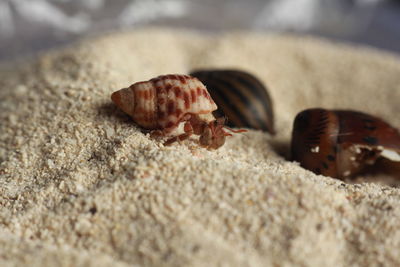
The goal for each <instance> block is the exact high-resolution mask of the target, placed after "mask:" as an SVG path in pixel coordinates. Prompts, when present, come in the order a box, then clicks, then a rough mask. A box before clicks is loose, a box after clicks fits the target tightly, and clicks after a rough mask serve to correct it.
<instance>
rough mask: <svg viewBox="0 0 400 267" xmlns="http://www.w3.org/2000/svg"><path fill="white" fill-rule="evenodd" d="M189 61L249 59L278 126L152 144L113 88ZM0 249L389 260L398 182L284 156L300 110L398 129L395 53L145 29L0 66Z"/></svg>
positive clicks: (150, 257)
mask: <svg viewBox="0 0 400 267" xmlns="http://www.w3.org/2000/svg"><path fill="white" fill-rule="evenodd" d="M200 67H229V68H233V67H237V68H240V69H244V70H247V71H249V72H251V73H253V74H255V75H256V76H258V77H259V78H260V79H261V80H262V81H264V82H265V83H266V84H267V85H268V87H269V90H270V93H271V96H272V98H273V100H274V104H275V114H276V125H277V135H276V136H275V137H271V136H269V135H268V134H266V133H263V132H258V131H249V132H248V133H245V134H237V135H235V136H234V137H233V138H230V139H229V140H228V141H227V143H226V145H225V146H223V147H222V148H221V149H219V150H217V151H214V152H210V151H207V150H204V149H202V148H199V147H198V146H197V145H196V143H195V142H194V141H188V142H186V143H184V144H181V145H180V144H176V145H174V146H171V147H164V146H163V145H161V144H160V143H159V142H157V141H154V140H152V139H150V137H149V135H148V134H144V133H142V132H141V131H140V129H139V128H138V127H137V126H136V125H135V124H134V123H132V121H131V120H130V118H129V117H128V116H126V115H125V114H123V113H122V112H120V111H119V110H117V108H116V107H115V106H114V105H113V104H112V103H111V101H110V94H111V92H113V91H115V90H117V89H119V88H122V87H125V86H127V85H130V84H131V83H133V82H135V81H139V80H147V79H149V78H152V77H154V76H157V75H160V74H167V73H188V72H189V71H190V70H192V69H194V68H200ZM0 88H1V89H0V99H1V102H0V120H1V124H0V203H1V209H0V225H1V228H0V246H1V247H2V249H1V250H0V259H1V261H2V262H1V265H5V264H9V265H11V264H14V265H18V266H22V265H29V266H32V263H36V265H38V266H54V265H58V266H68V265H70V264H74V265H76V264H79V265H84V266H90V265H95V266H106V265H111V264H113V266H128V265H129V266H131V265H132V264H139V265H170V266H177V265H184V266H205V265H207V266H210V265H211V266H212V265H218V264H226V265H227V266H246V265H250V266H265V265H268V264H270V265H279V266H285V265H294V264H296V265H308V266H310V265H312V266H321V265H324V266H341V265H353V264H359V265H364V264H367V263H368V264H371V265H375V264H380V263H382V264H393V265H395V264H396V265H398V264H400V259H399V257H398V251H399V250H400V228H399V227H398V222H399V221H400V191H399V190H398V189H397V188H395V187H390V186H389V185H387V184H386V185H385V184H374V183H368V182H371V181H372V180H374V181H375V180H378V178H382V177H383V176H382V177H381V176H379V175H378V174H376V175H370V176H372V177H359V178H358V181H364V182H365V181H366V182H367V183H362V184H347V183H344V182H342V181H339V180H335V179H331V178H327V177H323V176H317V175H314V174H313V173H311V172H309V171H306V170H304V169H302V168H301V167H299V166H298V165H297V164H296V163H292V162H289V161H286V160H285V158H284V157H283V156H280V155H285V153H287V147H288V143H289V138H290V133H291V125H292V121H293V118H294V116H295V114H296V113H297V112H299V111H300V110H302V109H304V108H309V107H316V106H320V107H325V108H353V109H358V110H361V111H364V112H369V113H372V114H375V115H378V116H381V117H382V118H384V119H386V120H387V121H389V122H390V123H391V124H393V125H394V126H397V127H400V117H399V116H397V115H396V116H394V114H399V112H400V105H399V99H400V61H399V59H398V58H395V57H394V56H393V55H390V54H384V53H380V52H377V51H373V50H369V49H366V48H355V47H349V46H344V45H336V44H331V43H328V42H326V41H321V40H315V39H312V38H305V37H290V36H286V37H285V36H273V35H257V34H242V33H236V34H226V35H224V36H219V37H211V36H209V37H204V36H201V35H196V34H195V33H188V32H175V31H161V30H156V29H153V30H142V31H136V32H133V33H124V34H116V35H109V36H106V37H102V38H99V39H95V40H88V41H85V42H83V43H81V44H79V45H75V46H74V47H71V48H69V49H65V50H62V51H54V52H51V53H48V54H45V55H43V56H41V57H40V58H39V59H38V60H35V61H34V62H33V63H27V64H23V65H21V64H19V65H17V66H11V67H10V66H3V68H2V70H1V71H0Z"/></svg>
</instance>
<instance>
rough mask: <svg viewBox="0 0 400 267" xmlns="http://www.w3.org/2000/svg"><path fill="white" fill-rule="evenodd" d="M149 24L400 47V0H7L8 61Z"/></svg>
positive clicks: (2, 46) (4, 56)
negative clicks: (309, 36) (289, 34)
mask: <svg viewBox="0 0 400 267" xmlns="http://www.w3.org/2000/svg"><path fill="white" fill-rule="evenodd" d="M146 25H153V26H154V25H160V26H170V27H180V28H191V29H197V30H201V31H205V32H212V33H218V32H221V31H226V30H235V29H236V30H252V31H283V32H297V33H306V34H314V35H319V36H324V37H327V38H331V39H335V40H342V41H347V42H356V43H364V44H367V45H372V46H375V47H378V48H381V49H387V50H391V51H395V52H400V1H399V0H0V60H10V59H13V58H17V57H21V56H24V55H28V54H32V53H35V52H37V51H42V50H45V49H48V48H52V47H55V46H58V45H61V44H65V43H68V42H71V41H73V40H76V39H77V38H78V37H81V36H83V35H87V34H97V33H101V32H104V31H110V30H114V29H125V28H135V27H143V26H146Z"/></svg>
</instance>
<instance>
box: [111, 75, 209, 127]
mask: <svg viewBox="0 0 400 267" xmlns="http://www.w3.org/2000/svg"><path fill="white" fill-rule="evenodd" d="M111 99H112V100H113V102H114V103H115V104H116V105H117V106H118V107H119V108H121V109H122V110H123V111H124V112H126V113H127V114H128V115H130V116H131V117H132V118H133V120H134V121H135V122H136V123H137V124H139V125H140V126H142V127H144V128H146V129H168V128H174V127H176V126H177V125H178V124H179V123H180V121H181V120H182V118H183V117H184V116H185V115H186V114H207V113H211V112H212V111H214V110H216V109H217V106H216V104H215V103H214V101H213V100H212V98H211V96H210V95H209V93H208V92H207V89H206V88H205V86H204V85H203V84H202V83H201V82H200V81H199V80H198V79H197V78H194V77H191V76H188V75H173V74H171V75H163V76H158V77H156V78H153V79H151V80H149V81H144V82H137V83H134V84H132V85H131V86H130V87H128V88H124V89H121V90H119V91H116V92H114V93H113V94H112V95H111Z"/></svg>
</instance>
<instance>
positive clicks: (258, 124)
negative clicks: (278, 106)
mask: <svg viewBox="0 0 400 267" xmlns="http://www.w3.org/2000/svg"><path fill="white" fill-rule="evenodd" d="M190 75H192V76H194V77H197V78H198V79H199V80H200V81H201V82H203V83H204V84H205V86H206V87H207V89H208V91H209V92H210V95H211V97H212V98H213V99H214V101H215V102H216V103H217V105H218V110H217V111H215V112H214V115H215V116H216V117H222V116H226V117H227V118H228V122H227V125H228V126H230V127H240V128H243V127H246V128H253V129H258V130H263V131H267V132H270V133H272V134H273V133H274V132H275V130H274V113H273V105H272V101H271V98H270V96H269V94H268V91H267V88H266V87H265V86H264V85H263V84H262V82H260V81H259V80H258V79H257V78H256V77H254V76H253V75H251V74H250V73H247V72H244V71H239V70H200V71H194V72H192V73H191V74H190Z"/></svg>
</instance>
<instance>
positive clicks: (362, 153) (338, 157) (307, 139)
mask: <svg viewBox="0 0 400 267" xmlns="http://www.w3.org/2000/svg"><path fill="white" fill-rule="evenodd" d="M291 150H292V158H293V160H295V161H298V162H300V165H301V166H303V167H304V168H306V169H308V170H311V171H313V172H314V173H316V174H322V175H325V176H331V177H335V178H346V177H350V176H353V175H355V174H357V173H359V172H360V171H362V170H363V169H364V167H365V166H366V165H372V164H374V163H375V161H376V160H377V159H378V158H380V157H383V158H386V159H388V160H390V161H394V162H399V161H400V134H399V132H398V130H396V129H395V128H393V127H392V126H390V125H389V124H388V123H387V122H385V121H383V120H381V119H379V118H377V117H374V116H371V115H368V114H365V113H361V112H357V111H351V110H331V111H330V110H325V109H307V110H304V111H302V112H300V113H299V114H298V115H297V116H296V118H295V121H294V124H293V133H292V145H291Z"/></svg>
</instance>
